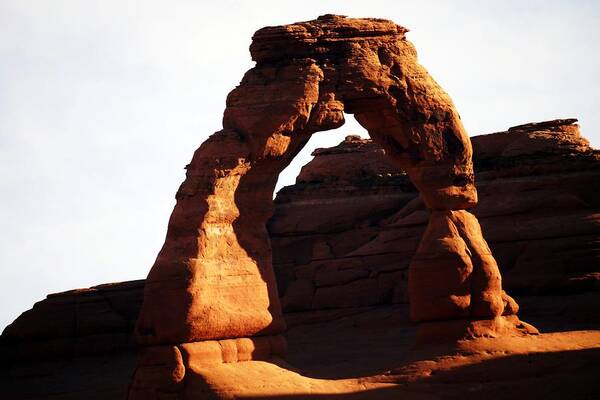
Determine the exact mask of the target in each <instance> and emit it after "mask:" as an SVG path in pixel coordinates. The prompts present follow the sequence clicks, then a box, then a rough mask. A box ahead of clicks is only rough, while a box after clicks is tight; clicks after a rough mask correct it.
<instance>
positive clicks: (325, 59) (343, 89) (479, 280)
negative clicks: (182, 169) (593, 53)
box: [136, 15, 516, 344]
mask: <svg viewBox="0 0 600 400" xmlns="http://www.w3.org/2000/svg"><path fill="white" fill-rule="evenodd" d="M406 31H407V30H406V29H405V28H403V27H401V26H398V25H396V24H395V23H393V22H391V21H386V20H381V19H350V18H345V17H341V16H335V15H325V16H322V17H319V18H318V19H316V20H313V21H307V22H301V23H296V24H291V25H284V26H277V27H267V28H263V29H261V30H259V31H257V32H256V34H255V35H254V37H253V41H252V45H251V46H250V52H251V54H252V58H253V60H255V61H256V66H255V67H254V68H252V69H250V70H249V71H248V72H247V73H246V74H245V76H244V78H243V79H242V81H241V83H240V85H239V86H238V87H237V88H235V89H234V90H233V91H232V92H231V93H230V94H229V96H228V98H227V107H226V109H225V112H224V117H223V130H221V131H219V132H217V133H215V134H214V135H212V136H211V137H210V139H209V140H207V141H206V142H205V143H203V144H202V146H200V148H199V149H198V150H197V151H196V153H195V154H194V157H193V158H192V161H191V163H190V164H189V165H188V167H187V177H186V181H185V182H184V183H183V184H182V186H181V188H180V190H179V191H178V193H177V204H176V206H175V210H174V211H173V214H172V216H171V219H170V221H169V229H168V232H167V238H166V240H165V244H164V246H163V248H162V250H161V251H160V253H159V255H158V257H157V260H156V263H155V264H154V266H153V267H152V270H151V271H150V274H149V275H148V279H147V280H146V286H145V293H144V303H143V306H142V310H141V313H140V317H139V319H138V324H137V330H136V333H137V336H138V338H139V340H140V342H141V343H145V344H167V343H184V342H193V341H199V340H214V339H223V338H239V337H251V336H255V335H274V334H278V333H281V332H282V331H283V330H284V323H283V319H282V317H281V309H280V305H279V299H278V296H277V288H276V284H275V277H274V274H273V269H272V262H271V247H270V243H269V236H268V233H267V230H266V227H265V225H266V222H267V220H268V219H269V217H270V216H271V214H272V202H271V194H272V192H273V189H274V187H275V183H276V181H277V177H278V174H279V172H281V170H283V168H285V166H287V165H288V164H289V162H290V161H291V160H292V158H293V157H294V156H295V155H296V154H297V153H298V152H299V151H300V150H301V148H302V147H303V146H304V145H305V144H306V142H307V141H308V139H309V138H310V135H311V134H312V133H314V132H317V131H322V130H328V129H332V128H337V127H339V126H341V125H342V124H343V123H344V112H347V113H352V114H354V116H355V117H356V119H357V120H358V121H359V122H360V124H361V125H362V126H364V127H365V128H366V129H367V130H368V132H369V134H370V136H371V137H372V138H373V140H375V141H376V142H377V143H379V144H380V145H381V146H382V147H383V148H384V149H385V151H386V155H387V156H389V157H390V158H391V160H392V162H393V163H394V164H395V165H397V166H399V167H401V168H402V169H403V170H404V171H406V174H407V175H408V176H409V177H410V180H411V182H412V183H413V184H414V185H415V186H416V187H417V189H418V190H419V192H420V196H421V198H422V199H423V201H424V203H425V205H426V206H427V208H429V209H432V210H435V212H436V213H437V212H439V213H438V214H436V213H434V214H433V215H434V217H433V218H432V219H431V222H430V225H431V227H432V229H430V230H428V231H427V233H426V235H425V238H424V242H423V246H421V251H420V253H419V254H418V257H417V258H416V259H415V263H414V265H413V270H414V271H415V272H414V274H416V275H419V276H420V277H421V278H418V279H417V278H415V279H411V280H410V281H411V282H412V283H411V285H412V289H411V293H419V295H418V296H415V297H414V298H413V300H412V302H411V315H412V316H413V318H414V319H415V320H417V321H421V320H430V319H450V318H459V317H481V318H494V317H498V316H500V315H502V314H506V313H508V314H512V313H514V312H515V311H516V307H505V305H506V304H508V303H507V301H506V300H505V298H506V296H505V295H503V292H502V288H501V281H500V277H499V272H498V268H497V266H496V265H495V262H494V261H493V256H492V255H491V253H490V252H489V249H488V248H487V245H486V244H485V240H484V239H483V237H482V236H481V233H480V230H479V227H478V223H477V220H476V219H475V217H473V216H471V215H470V214H469V213H468V212H467V211H464V210H466V209H467V208H470V207H472V206H474V205H475V204H476V202H477V192H476V190H475V187H474V182H473V164H472V160H471V156H472V148H471V144H470V141H469V137H468V136H467V134H466V132H465V130H464V128H463V126H462V124H461V122H460V117H459V115H458V113H457V112H456V110H455V108H454V105H453V104H452V101H451V100H450V98H449V97H448V95H447V94H446V93H445V92H444V91H443V90H442V89H441V88H440V87H439V86H438V85H437V83H436V82H435V81H434V80H433V79H431V77H430V76H429V74H428V73H427V71H426V70H425V69H424V68H423V67H422V66H421V65H420V64H419V63H418V61H417V56H416V51H415V49H414V47H413V45H412V44H411V43H410V42H408V41H407V40H406V38H405V33H406ZM453 210H455V211H460V212H457V213H454V211H453ZM447 211H451V212H450V214H448V212H447ZM437 215H452V216H455V217H456V218H455V221H454V222H452V223H450V222H449V220H447V219H445V218H436V217H435V216H437ZM456 221H460V222H459V223H458V225H457V222H456ZM440 224H441V225H444V224H445V225H446V227H445V228H444V227H443V226H441V225H440ZM451 225H452V226H461V232H462V233H461V234H460V235H458V234H457V235H454V236H448V237H447V239H448V240H446V241H443V240H442V241H439V240H438V239H440V237H439V235H444V234H445V233H444V232H445V231H446V230H448V229H452V226H451ZM459 237H460V238H462V240H463V242H464V240H467V242H468V244H466V245H465V246H467V247H468V251H467V247H465V246H462V247H461V244H459V243H462V242H461V239H459ZM440 240H441V239H440ZM448 243H450V246H447V244H448ZM455 245H457V246H455ZM471 245H475V247H472V246H471ZM441 252H443V253H444V254H442V253H441ZM484 253H485V254H484ZM472 255H473V257H474V258H473V257H472ZM483 259H485V260H487V261H485V262H484V261H482V260H483ZM426 260H429V262H426ZM444 263H445V265H446V267H444V268H450V269H453V270H454V271H461V272H460V274H459V275H460V277H457V279H459V280H460V281H461V282H460V283H458V284H454V283H453V282H449V281H448V282H447V281H445V280H444V279H441V277H442V275H444V271H442V269H443V268H442V265H443V264H444ZM416 275H415V276H416ZM438 275H439V276H438ZM436 279H437V280H438V281H439V286H442V287H443V288H441V290H432V287H431V285H430V284H429V283H428V282H431V280H436ZM428 290H429V291H430V292H428ZM428 293H429V294H428ZM442 297H443V298H442ZM432 302H435V304H436V305H434V306H433V307H434V308H436V307H437V308H438V310H437V312H434V313H432V312H431V308H432ZM442 303H444V304H452V306H446V307H443V306H442V305H441V304H442ZM512 303H514V301H513V302H512Z"/></svg>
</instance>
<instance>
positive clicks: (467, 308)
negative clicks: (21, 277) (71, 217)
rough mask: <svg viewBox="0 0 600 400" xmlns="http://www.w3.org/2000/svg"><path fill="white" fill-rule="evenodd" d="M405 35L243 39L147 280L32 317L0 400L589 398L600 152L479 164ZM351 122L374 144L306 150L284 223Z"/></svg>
mask: <svg viewBox="0 0 600 400" xmlns="http://www.w3.org/2000/svg"><path fill="white" fill-rule="evenodd" d="M406 32H407V30H406V29H405V28H403V27H401V26H399V25H396V24H395V23H393V22H391V21H387V20H382V19H350V18H346V17H343V16H336V15H325V16H322V17H319V18H318V19H316V20H313V21H307V22H300V23H295V24H290V25H284V26H277V27H267V28H263V29H261V30H259V31H258V32H256V34H255V35H254V37H253V41H252V45H251V47H250V52H251V54H252V58H253V60H254V61H256V66H255V67H254V68H252V69H250V70H249V71H248V72H247V73H246V74H245V75H244V77H243V79H242V81H241V82H240V84H239V86H238V87H237V88H235V89H234V90H233V91H232V92H231V93H230V94H229V96H228V97H227V104H226V109H225V111H224V116H223V129H222V130H220V131H218V132H216V133H215V134H213V135H212V136H210V138H209V139H208V140H207V141H205V142H204V143H203V144H202V145H201V146H200V147H199V148H198V149H197V150H196V152H195V153H194V155H193V158H192V160H191V162H190V164H189V165H187V167H186V169H187V173H186V180H185V181H184V182H183V184H182V185H181V187H180V188H179V190H178V192H177V195H176V199H177V203H176V206H175V209H174V210H173V213H172V215H171V218H170V220H169V226H168V230H167V235H166V239H165V243H164V245H163V247H162V249H161V250H160V252H159V254H158V256H157V259H156V262H155V264H154V265H153V267H152V269H151V271H150V273H149V275H148V278H147V279H146V280H145V281H134V282H124V283H120V284H110V285H101V286H97V287H93V288H90V289H82V290H76V291H71V292H66V293H60V294H56V295H51V296H49V297H48V298H47V299H46V300H44V301H41V302H39V303H37V304H36V305H35V306H34V308H33V309H32V310H30V311H27V312H25V313H24V314H23V315H22V316H21V317H19V318H18V319H17V320H16V321H15V322H14V323H13V324H11V325H10V326H8V327H7V328H6V329H5V331H4V332H3V334H2V336H1V337H0V351H1V353H0V354H1V355H2V360H3V361H4V362H3V363H1V364H2V371H3V377H2V379H1V380H0V384H1V386H2V388H3V389H2V390H3V391H4V393H2V394H3V395H4V396H3V397H5V396H6V397H9V398H24V399H25V398H27V399H34V398H62V399H70V398H125V397H126V398H129V399H134V400H145V399H196V398H232V399H234V398H306V397H309V398H331V397H332V396H338V397H342V398H390V396H392V397H398V396H400V397H407V398H423V399H430V398H469V397H473V398H475V397H476V398H481V397H482V396H486V397H490V396H491V397H493V398H502V397H503V396H504V397H506V398H514V397H515V396H516V395H517V394H521V393H528V394H537V393H542V392H543V393H542V394H543V397H545V398H564V396H565V395H567V394H568V395H569V396H570V397H571V398H588V397H589V396H590V395H592V397H594V395H595V394H597V393H598V392H599V391H598V383H597V379H596V378H595V377H596V376H597V365H598V363H597V361H598V357H599V355H598V351H597V350H598V349H599V344H598V343H600V336H599V334H598V332H599V331H598V330H597V328H598V322H597V321H598V319H597V315H598V307H597V304H598V302H597V297H598V293H597V292H594V291H595V290H596V289H598V278H599V276H600V272H599V271H598V267H597V266H598V263H597V260H598V254H599V252H598V240H597V239H598V235H599V229H598V228H599V223H598V222H599V220H598V215H600V214H599V213H597V212H596V210H597V209H598V195H597V193H598V190H597V189H598V182H599V181H598V179H597V178H598V176H597V175H598V171H599V168H598V162H599V154H598V152H597V151H595V150H593V149H591V148H590V147H589V145H588V143H587V141H586V140H585V139H583V138H582V137H581V136H580V134H579V130H578V126H577V125H576V124H575V122H576V120H573V119H569V120H555V121H547V122H541V123H532V124H526V125H521V126H517V127H514V128H510V129H509V130H508V131H507V132H500V133H496V134H492V135H486V136H481V137H479V138H476V139H475V140H474V141H473V145H472V143H471V140H470V139H469V137H468V136H467V134H466V132H465V130H464V128H463V126H462V123H461V122H460V117H459V115H458V113H457V111H456V109H455V107H454V105H453V104H452V101H451V100H450V98H449V97H448V95H447V94H446V93H445V92H444V91H443V90H442V89H441V88H440V87H439V85H437V83H436V82H435V81H434V80H433V79H432V78H431V77H430V76H429V74H428V73H427V71H426V70H425V69H424V68H423V67H422V66H421V65H420V64H419V63H418V61H417V56H416V51H415V49H414V47H413V46H412V44H411V43H410V42H408V41H407V40H406V38H405V33H406ZM344 113H350V114H353V115H354V116H355V117H356V119H357V120H358V122H359V123H360V124H361V125H362V126H363V127H364V128H365V129H366V130H367V131H368V133H369V135H370V137H371V138H372V141H370V140H363V139H360V138H357V137H354V136H350V137H348V138H347V139H346V140H345V141H344V142H343V143H342V144H340V145H339V146H337V147H335V148H332V149H324V150H319V151H317V152H316V153H315V156H316V157H315V160H314V161H312V162H311V163H309V164H308V165H307V166H305V167H304V169H303V170H302V173H301V174H300V176H299V177H298V182H297V184H296V185H294V186H292V187H288V188H285V189H283V190H282V191H281V192H280V193H279V194H278V197H277V200H276V202H275V203H274V202H273V201H272V194H273V189H274V187H275V184H276V181H277V177H278V175H279V173H280V172H281V171H282V170H283V169H284V168H285V167H286V166H287V165H288V164H289V163H290V161H291V160H292V159H293V157H294V156H295V155H296V154H297V153H298V152H299V151H300V150H301V149H302V147H303V146H304V145H305V144H306V143H307V141H308V140H309V138H310V136H311V135H312V134H313V133H315V132H318V131H323V130H329V129H334V128H338V127H340V126H341V125H342V124H343V123H344ZM474 151H475V156H474V154H473V152H474ZM473 160H475V164H474V163H473ZM474 168H475V169H474ZM475 170H476V172H477V183H478V185H479V186H480V187H481V197H482V199H483V201H482V202H481V203H480V204H478V193H477V191H476V189H475V173H474V171H475ZM478 218H481V220H482V224H481V225H480V222H479V220H478ZM490 232H491V233H490ZM484 235H491V238H492V241H491V246H490V245H488V243H487V242H486V240H485V239H484ZM493 252H497V253H498V254H500V255H501V258H499V260H500V263H498V262H497V261H496V258H495V257H494V255H493ZM501 271H502V272H503V273H505V274H506V275H507V279H506V282H507V283H508V284H509V287H511V288H514V289H515V292H516V293H519V292H526V293H527V294H532V293H539V294H547V295H552V297H551V299H552V300H551V301H550V303H549V304H547V303H545V302H544V301H540V300H538V299H533V300H532V299H531V297H530V296H525V297H523V301H524V304H525V305H526V307H525V310H526V311H524V314H525V315H526V316H527V315H530V316H531V317H532V318H533V322H534V323H535V324H538V325H539V326H540V327H550V330H553V331H555V333H545V334H539V331H538V330H537V329H536V328H535V327H533V326H532V325H529V324H527V323H524V322H522V321H521V320H519V318H518V317H517V315H516V314H517V312H519V309H520V307H519V305H518V304H517V302H516V301H515V300H514V299H513V298H512V297H510V296H509V295H508V294H507V293H506V292H505V291H504V290H503V282H502V279H501ZM278 288H279V289H280V291H278ZM568 292H571V293H572V295H571V296H569V297H568V301H565V299H566V298H562V299H561V300H556V298H555V296H556V295H557V294H565V293H568ZM573 293H575V294H573ZM280 296H281V301H280ZM142 298H143V300H142ZM544 299H546V298H544ZM557 302H561V303H562V307H563V308H562V309H557V308H556V306H555V305H556V303H557ZM282 305H283V307H282ZM374 306H377V307H374ZM527 309H529V311H527ZM549 310H550V311H549ZM571 310H576V312H571ZM284 311H286V312H287V314H285V315H284V313H283V312H284ZM565 315H569V316H570V318H571V319H570V320H567V319H566V318H565V319H563V316H565ZM409 316H410V319H409ZM557 316H559V317H560V319H559V322H558V324H559V325H560V324H562V323H563V322H565V321H567V322H568V324H566V325H567V327H566V326H565V325H563V326H559V327H558V328H557V326H556V325H553V323H554V324H556V318H557ZM536 318H537V319H536ZM134 321H135V322H134ZM552 321H554V322H552ZM414 322H419V324H418V327H417V326H415V324H414ZM577 322H578V323H579V324H578V323H577ZM286 326H290V330H289V331H288V332H287V337H288V338H289V343H288V341H286V338H285V336H284V333H285V331H286ZM575 329H579V330H575ZM332 333H335V334H332ZM325 337H328V339H326V340H325V341H323V338H325ZM136 353H137V355H136ZM557 354H560V355H559V356H558V357H557V356H556V355H557ZM284 358H287V360H288V361H284ZM533 359H535V360H537V361H536V364H535V365H532V362H533V361H532V360H533ZM287 362H291V364H287ZM292 365H294V366H292ZM594 365H595V366H596V367H594ZM548 371H553V372H552V373H549V372H548ZM573 371H576V374H575V375H576V377H575V378H573V377H571V375H572V373H573ZM98 374H99V375H98ZM482 374H483V375H485V376H484V377H483V378H482ZM98 376H101V377H104V376H106V378H105V379H104V378H98ZM40 377H42V380H43V384H42V385H41V386H40V385H35V384H34V382H36V381H39V380H40ZM103 379H104V380H103ZM488 380H490V381H491V382H492V383H491V384H489V385H488V384H487V382H488ZM449 383H450V384H452V385H454V386H450V387H449V386H448V384H449ZM566 384H568V385H566ZM565 385H566V386H565ZM532 386H534V387H535V389H534V390H533V391H531V390H530V388H531V387H532ZM539 386H541V389H540V388H539ZM570 386H575V387H577V389H575V390H572V389H571V390H568V389H567V387H570ZM528 388H529V392H528ZM475 392H477V393H476V394H474V395H473V396H470V395H471V393H475Z"/></svg>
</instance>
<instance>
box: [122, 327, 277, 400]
mask: <svg viewBox="0 0 600 400" xmlns="http://www.w3.org/2000/svg"><path fill="white" fill-rule="evenodd" d="M285 352H286V340H285V338H284V337H283V336H280V335H277V336H262V337H253V338H237V339H225V340H208V341H202V342H194V343H182V344H179V345H168V346H150V347H147V348H145V349H144V350H143V351H142V353H141V356H140V359H139V360H138V364H137V367H136V369H135V372H134V375H133V378H132V381H131V385H130V387H129V394H128V399H129V400H150V399H152V400H154V399H163V398H169V399H171V398H173V399H178V398H183V397H182V396H183V390H184V388H185V386H186V378H188V376H187V375H189V374H186V372H188V371H193V370H194V369H198V368H209V369H210V368H212V367H214V366H216V365H220V364H227V363H236V362H242V361H252V360H254V361H258V360H262V361H265V360H270V359H273V358H277V357H283V356H284V355H285Z"/></svg>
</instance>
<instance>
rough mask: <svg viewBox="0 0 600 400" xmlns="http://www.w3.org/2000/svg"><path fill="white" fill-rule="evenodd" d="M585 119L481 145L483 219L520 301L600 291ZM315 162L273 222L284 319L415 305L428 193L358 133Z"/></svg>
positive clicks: (596, 195)
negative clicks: (410, 283)
mask: <svg viewBox="0 0 600 400" xmlns="http://www.w3.org/2000/svg"><path fill="white" fill-rule="evenodd" d="M575 122H576V121H575V120H555V121H547V122H542V123H532V124H526V125H521V126H516V127H513V128H510V129H509V130H508V131H506V132H498V133H493V134H489V135H482V136H475V137H473V138H472V139H471V140H472V143H473V148H474V162H475V171H476V183H477V187H478V191H479V199H480V201H479V204H478V205H477V206H476V207H475V208H474V209H473V212H474V214H475V215H476V216H477V217H478V218H479V220H480V221H481V225H482V228H483V232H484V235H485V237H486V238H487V240H488V242H489V243H490V245H491V247H492V250H493V253H494V254H495V256H496V258H497V259H498V264H499V265H500V268H501V270H502V275H503V277H504V284H505V288H506V289H507V290H508V291H510V292H512V293H518V294H538V293H554V294H556V293H564V292H573V291H575V292H576V291H580V290H588V289H591V290H594V289H598V283H599V281H600V242H599V237H600V152H598V151H597V150H593V149H592V148H591V147H590V146H589V143H588V142H587V140H586V139H584V138H582V137H581V135H580V134H579V127H578V126H577V125H576V124H575ZM314 156H315V157H314V159H313V160H312V161H311V162H310V163H309V164H307V165H306V166H305V167H304V168H303V169H302V172H301V173H300V175H299V176H298V178H297V182H296V184H295V185H293V186H288V187H285V188H283V189H282V190H281V191H280V192H279V193H278V195H277V198H276V210H275V215H274V216H273V218H272V219H271V221H270V224H269V229H270V232H271V240H272V243H273V255H274V265H275V269H276V275H277V277H278V285H279V290H280V293H281V295H282V296H283V307H284V310H286V311H296V310H309V309H323V308H337V307H356V306H366V305H374V304H381V303H389V302H407V301H408V295H407V270H408V265H409V262H410V260H411V258H412V256H413V254H414V253H415V250H416V247H417V245H418V243H419V241H420V238H421V236H422V234H423V232H424V230H425V226H426V224H427V220H428V211H427V209H426V208H425V207H424V205H423V203H422V201H421V200H420V199H419V197H418V193H417V191H416V190H415V188H414V187H413V186H412V185H411V184H410V181H409V180H408V178H407V176H406V174H404V173H403V172H402V171H401V170H399V169H397V168H396V167H394V166H393V165H392V164H391V163H390V162H389V161H388V160H387V158H385V155H384V150H383V149H381V148H380V147H379V146H378V145H376V144H374V143H373V142H371V141H370V140H366V139H360V138H359V137H355V136H349V137H347V138H346V140H345V141H344V142H342V143H341V144H340V145H338V146H336V147H334V148H330V149H319V150H317V151H315V152H314ZM398 282H399V283H398Z"/></svg>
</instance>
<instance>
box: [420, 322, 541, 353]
mask: <svg viewBox="0 0 600 400" xmlns="http://www.w3.org/2000/svg"><path fill="white" fill-rule="evenodd" d="M539 333H540V332H539V331H538V330H537V329H536V328H535V327H534V326H532V325H530V324H528V323H526V322H523V321H521V320H520V319H519V317H517V316H516V315H508V316H501V317H496V318H494V319H458V320H449V321H434V322H425V323H421V324H419V327H418V329H417V337H416V344H417V346H424V345H433V344H447V343H451V342H457V341H459V340H469V339H477V338H496V337H500V336H506V337H514V336H528V335H539Z"/></svg>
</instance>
